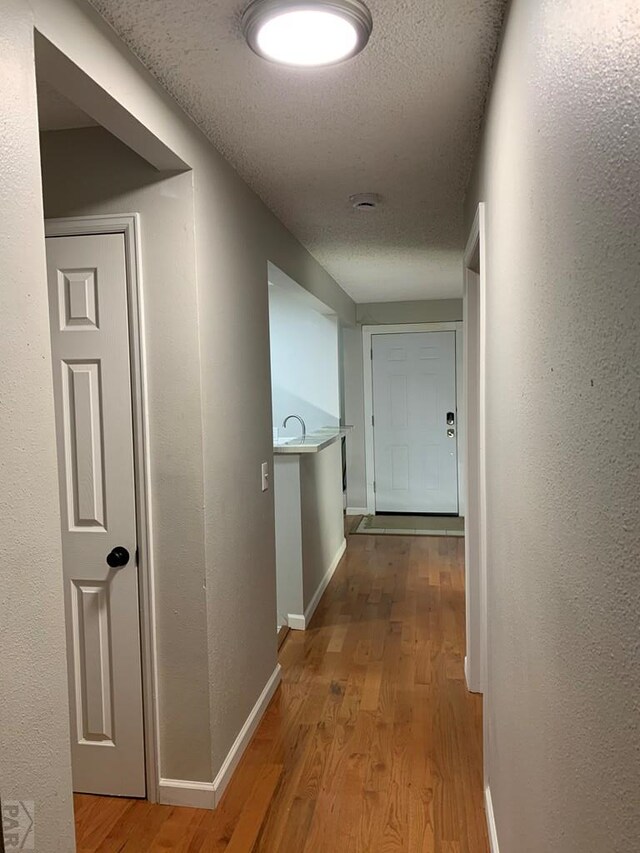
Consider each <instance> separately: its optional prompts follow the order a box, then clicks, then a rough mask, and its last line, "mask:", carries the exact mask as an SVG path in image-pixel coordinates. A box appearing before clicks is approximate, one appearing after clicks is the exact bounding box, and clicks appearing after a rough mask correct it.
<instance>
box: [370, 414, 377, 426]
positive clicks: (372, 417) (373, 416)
mask: <svg viewBox="0 0 640 853" xmlns="http://www.w3.org/2000/svg"><path fill="white" fill-rule="evenodd" d="M375 425H376V419H375V415H371V426H375Z"/></svg>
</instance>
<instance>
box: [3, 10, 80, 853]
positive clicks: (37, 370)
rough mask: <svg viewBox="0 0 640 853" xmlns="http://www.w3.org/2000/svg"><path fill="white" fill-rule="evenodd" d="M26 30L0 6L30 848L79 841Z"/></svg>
mask: <svg viewBox="0 0 640 853" xmlns="http://www.w3.org/2000/svg"><path fill="white" fill-rule="evenodd" d="M32 52H33V30H32V28H31V26H30V20H29V15H28V14H27V10H26V3H25V2H24V0H4V2H3V3H2V4H1V5H0V54H1V55H2V73H0V102H1V103H2V123H1V125H0V162H1V163H2V180H1V181H0V222H1V223H2V225H1V226H0V272H1V277H2V286H1V287H0V363H1V364H2V369H1V370H0V449H1V453H0V551H1V555H2V559H1V560H0V612H1V614H2V615H1V617H0V655H1V657H2V669H1V675H0V796H1V797H2V801H3V803H4V804H5V805H6V803H7V802H9V801H11V800H32V801H34V802H35V815H34V817H35V821H36V827H35V838H36V843H37V845H38V847H37V849H39V850H42V851H46V853H70V851H72V850H74V849H75V845H74V832H73V813H72V803H71V767H70V753H69V708H68V699H67V669H66V655H65V638H64V609H63V600H62V589H63V588H62V554H61V548H60V512H59V502H58V483H57V479H58V475H57V463H56V448H55V425H54V419H53V389H52V384H51V346H50V339H49V308H48V300H47V285H46V277H45V254H44V240H43V225H42V220H43V213H42V199H41V195H40V177H39V175H40V163H39V159H38V124H37V112H36V90H35V78H34V69H33V60H32Z"/></svg>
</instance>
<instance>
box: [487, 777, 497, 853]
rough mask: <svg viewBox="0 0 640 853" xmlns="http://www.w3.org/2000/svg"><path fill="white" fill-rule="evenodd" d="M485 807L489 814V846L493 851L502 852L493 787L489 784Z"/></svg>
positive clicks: (493, 852)
mask: <svg viewBox="0 0 640 853" xmlns="http://www.w3.org/2000/svg"><path fill="white" fill-rule="evenodd" d="M484 809H485V812H486V814H487V831H488V833H489V847H490V848H491V853H500V847H499V845H498V832H497V830H496V817H495V815H494V813H493V801H492V799H491V788H490V787H489V786H488V785H487V787H486V788H485V789H484Z"/></svg>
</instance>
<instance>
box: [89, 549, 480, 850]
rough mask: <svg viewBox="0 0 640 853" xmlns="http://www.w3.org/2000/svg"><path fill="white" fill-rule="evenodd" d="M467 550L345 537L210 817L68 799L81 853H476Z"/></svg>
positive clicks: (476, 760) (476, 762) (476, 734)
mask: <svg viewBox="0 0 640 853" xmlns="http://www.w3.org/2000/svg"><path fill="white" fill-rule="evenodd" d="M463 583H464V540H463V539H461V538H459V539H454V538H435V537H426V536H425V537H418V536H415V537H409V536H407V537H405V536H366V535H351V536H349V537H348V548H347V553H346V555H345V558H344V559H343V561H342V563H341V564H340V566H339V567H338V570H337V571H336V573H335V575H334V578H333V580H332V582H331V584H330V586H329V587H328V589H327V591H326V593H325V595H324V597H323V599H322V601H321V603H320V605H319V607H318V610H317V612H316V615H315V617H314V620H313V623H312V627H311V628H310V629H309V630H308V631H307V632H291V633H290V634H289V636H288V637H287V640H286V641H285V643H284V645H283V647H282V649H281V652H280V662H281V664H282V667H283V673H282V674H283V681H282V687H281V688H280V690H279V691H278V693H277V694H276V696H275V698H274V700H273V701H272V703H271V705H270V707H269V709H268V711H267V713H266V715H265V717H264V719H263V721H262V724H261V725H260V727H259V729H258V731H257V733H256V736H255V737H254V739H253V741H252V743H251V745H250V746H249V748H248V749H247V752H246V753H245V756H244V758H243V760H242V762H241V764H240V766H239V768H238V770H237V771H236V774H235V776H234V778H233V781H232V782H231V784H230V786H229V788H228V790H227V792H226V794H225V797H224V799H223V801H222V803H221V804H220V806H219V807H218V809H217V810H216V811H214V812H210V811H203V810H198V809H190V808H174V807H171V806H159V805H151V804H149V803H147V802H144V801H139V800H126V799H110V798H99V797H90V796H76V798H75V806H76V830H77V839H78V853H159V851H168V850H170V851H175V853H178V851H179V853H214V851H227V853H249V851H256V853H258V851H260V853H303V851H305V853H350V851H361V853H383V851H384V853H393V851H397V852H398V853H401V852H402V853H417V851H421V853H486V851H488V842H487V837H486V829H485V817H484V810H483V799H482V796H483V795H482V753H481V742H482V734H481V732H482V704H481V698H480V697H478V696H474V695H471V694H469V693H468V692H467V690H466V687H465V683H464V674H463V655H464V589H463Z"/></svg>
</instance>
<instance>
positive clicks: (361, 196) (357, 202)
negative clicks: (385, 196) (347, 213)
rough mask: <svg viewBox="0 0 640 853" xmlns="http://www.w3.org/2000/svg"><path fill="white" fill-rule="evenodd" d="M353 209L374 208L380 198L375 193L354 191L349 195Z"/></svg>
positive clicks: (378, 203)
mask: <svg viewBox="0 0 640 853" xmlns="http://www.w3.org/2000/svg"><path fill="white" fill-rule="evenodd" d="M349 201H350V202H351V205H352V207H353V209H354V210H375V209H376V207H378V206H379V205H380V202H381V201H382V199H381V198H380V196H379V195H377V194H376V193H356V194H355V195H350V196H349Z"/></svg>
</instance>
